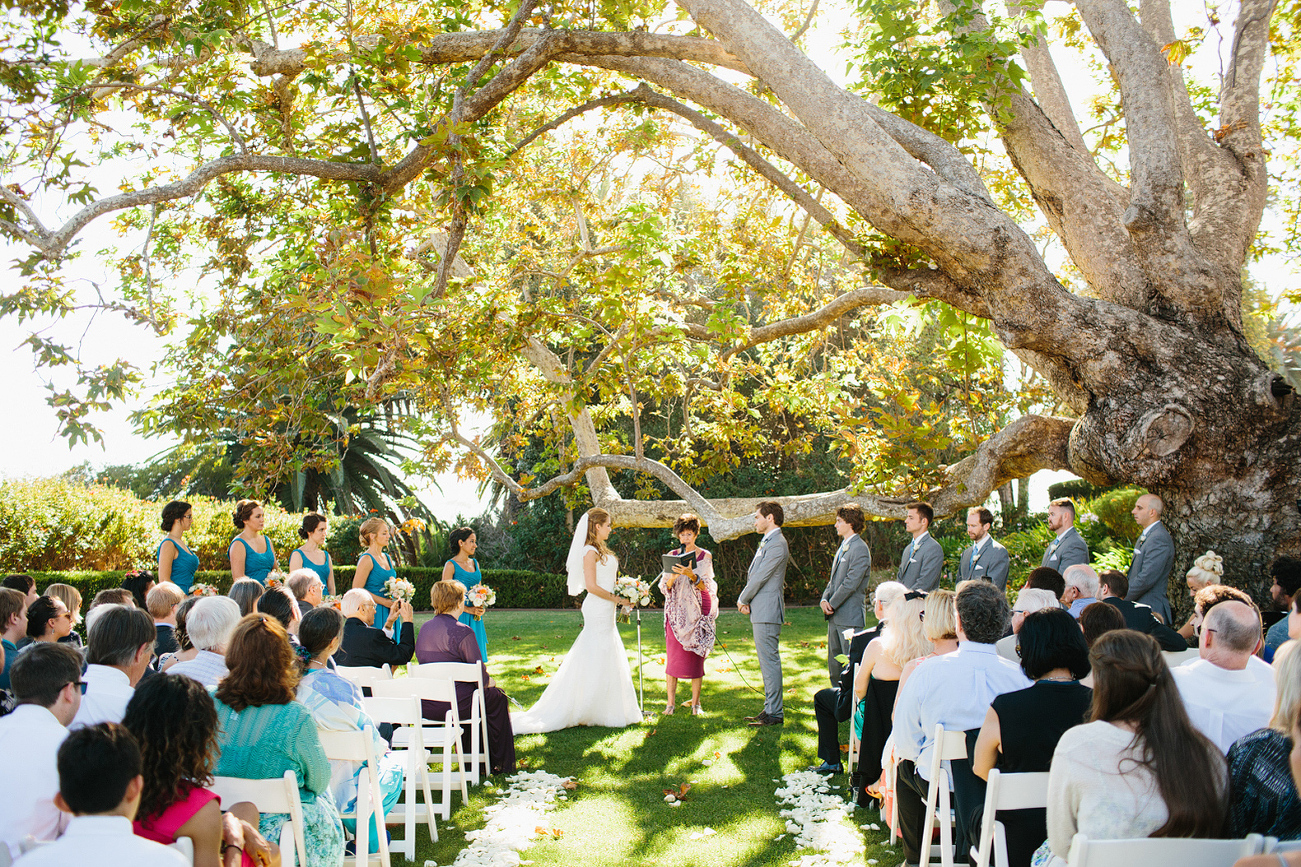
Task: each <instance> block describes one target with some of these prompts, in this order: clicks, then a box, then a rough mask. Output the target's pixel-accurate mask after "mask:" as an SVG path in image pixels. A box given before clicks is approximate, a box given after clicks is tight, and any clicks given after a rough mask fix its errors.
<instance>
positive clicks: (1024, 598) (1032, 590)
mask: <svg viewBox="0 0 1301 867" xmlns="http://www.w3.org/2000/svg"><path fill="white" fill-rule="evenodd" d="M1061 607H1062V606H1061V603H1060V602H1058V601H1057V596H1056V594H1054V593H1053V591H1051V590H1044V589H1042V588H1039V587H1025V588H1022V590H1021V592H1020V593H1018V594H1017V595H1016V604H1015V605H1013V606H1012V634H1011V635H1007V636H1004V637H1003V638H1000V639H999V640H998V641H996V642H994V648H995V649H996V650H998V655H999V656H1001V657H1003V658H1004V659H1010V660H1012V661H1013V662H1015V663H1018V664H1019V663H1020V661H1021V655H1020V654H1019V653H1017V644H1018V640H1017V637H1016V634H1017V633H1018V632H1020V631H1021V624H1022V623H1025V616H1026V615H1027V614H1033V613H1034V612H1036V611H1043V610H1044V609H1045V608H1061Z"/></svg>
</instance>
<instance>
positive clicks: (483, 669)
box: [349, 581, 515, 774]
mask: <svg viewBox="0 0 1301 867" xmlns="http://www.w3.org/2000/svg"><path fill="white" fill-rule="evenodd" d="M351 593H352V591H349V594H351ZM429 596H430V603H431V604H432V605H433V608H434V613H435V616H434V617H433V618H432V619H430V620H427V621H425V625H424V626H422V627H420V638H419V640H418V641H417V642H416V659H418V660H419V661H420V662H422V663H424V662H473V663H478V664H479V669H480V676H481V677H482V678H483V683H484V689H483V700H484V706H485V709H484V712H485V714H486V716H487V719H488V743H487V744H485V747H486V748H487V750H488V758H489V759H490V760H491V761H492V768H491V771H489V769H488V768H484V769H483V773H489V772H491V773H494V774H513V773H515V733H514V732H513V731H512V730H511V725H510V704H509V699H507V698H506V693H504V692H503V691H502V690H501V689H500V688H499V687H498V686H497V685H496V684H495V683H493V681H492V678H491V677H490V676H489V675H488V667H487V666H486V665H484V662H483V656H482V652H481V651H480V650H479V642H478V639H476V638H475V636H474V630H473V629H471V628H470V627H468V626H466V625H465V624H464V623H460V622H459V621H457V618H458V617H460V616H461V615H462V614H463V613H465V585H464V584H462V583H461V582H460V581H437V582H435V583H434V586H433V588H432V589H431V590H430V593H429ZM407 607H408V609H409V608H410V606H407ZM473 696H474V686H473V684H469V683H458V684H457V685H456V704H457V712H458V713H460V715H461V719H462V721H464V720H466V719H469V717H470V711H471V710H472V706H471V701H472V700H473ZM447 711H448V706H447V705H446V704H445V703H443V702H425V706H424V714H425V718H426V719H436V720H441V719H443V718H444V717H446V716H447ZM461 740H462V745H463V746H464V747H465V748H467V749H468V748H469V744H470V731H469V727H468V726H466V732H465V734H464V735H463V737H462V739H461Z"/></svg>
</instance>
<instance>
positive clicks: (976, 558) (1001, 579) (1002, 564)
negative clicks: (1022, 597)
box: [958, 507, 1009, 591]
mask: <svg viewBox="0 0 1301 867" xmlns="http://www.w3.org/2000/svg"><path fill="white" fill-rule="evenodd" d="M993 526H994V513H993V512H991V511H989V509H986V508H983V507H980V508H975V509H968V510H967V538H969V539H971V542H972V544H971V547H970V548H968V549H967V550H965V551H963V552H962V556H961V557H960V558H959V559H958V580H959V581H966V580H968V579H970V578H984V579H986V580H988V581H989V582H991V583H992V584H993V585H994V586H995V587H997V588H998V589H999V590H1003V591H1006V590H1007V569H1008V564H1009V559H1008V556H1007V549H1006V548H1004V547H1003V546H1002V545H1000V544H998V543H997V542H995V541H994V537H993V536H991V535H989V531H990V528H992V527H993Z"/></svg>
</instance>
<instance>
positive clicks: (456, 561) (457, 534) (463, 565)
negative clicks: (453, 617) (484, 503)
mask: <svg viewBox="0 0 1301 867" xmlns="http://www.w3.org/2000/svg"><path fill="white" fill-rule="evenodd" d="M448 538H449V540H450V541H451V543H452V551H453V554H452V559H450V560H448V561H447V564H446V565H445V566H443V580H444V581H460V582H461V583H462V584H464V585H465V589H466V590H469V589H470V588H471V587H473V586H474V585H476V584H478V583H480V582H481V581H483V573H482V572H481V571H479V561H478V560H475V559H474V552H475V550H476V549H477V548H478V547H479V540H478V538H476V537H475V535H474V530H472V529H471V528H469V527H457V528H456V529H455V530H453V531H452V533H451V535H450V536H449V537H448ZM484 610H485V609H484V607H483V606H482V605H480V606H478V607H471V606H470V605H469V604H468V603H467V604H466V606H465V613H464V614H462V615H461V616H460V617H459V618H457V619H458V620H460V621H461V622H462V623H464V624H465V625H466V626H468V627H470V629H471V630H472V631H473V632H474V640H475V641H477V642H478V643H479V655H480V656H482V657H483V661H484V662H487V661H488V633H487V632H486V631H485V630H484V628H483V612H484Z"/></svg>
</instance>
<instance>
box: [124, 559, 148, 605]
mask: <svg viewBox="0 0 1301 867" xmlns="http://www.w3.org/2000/svg"><path fill="white" fill-rule="evenodd" d="M122 589H123V590H126V591H128V592H130V594H131V599H132V601H134V602H135V605H136V607H137V608H139V609H140V610H141V611H147V610H149V604H148V600H149V591H150V590H153V589H154V573H152V572H150V571H149V570H148V569H132V570H131V571H130V572H128V573H126V575H125V576H123V578H122Z"/></svg>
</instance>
